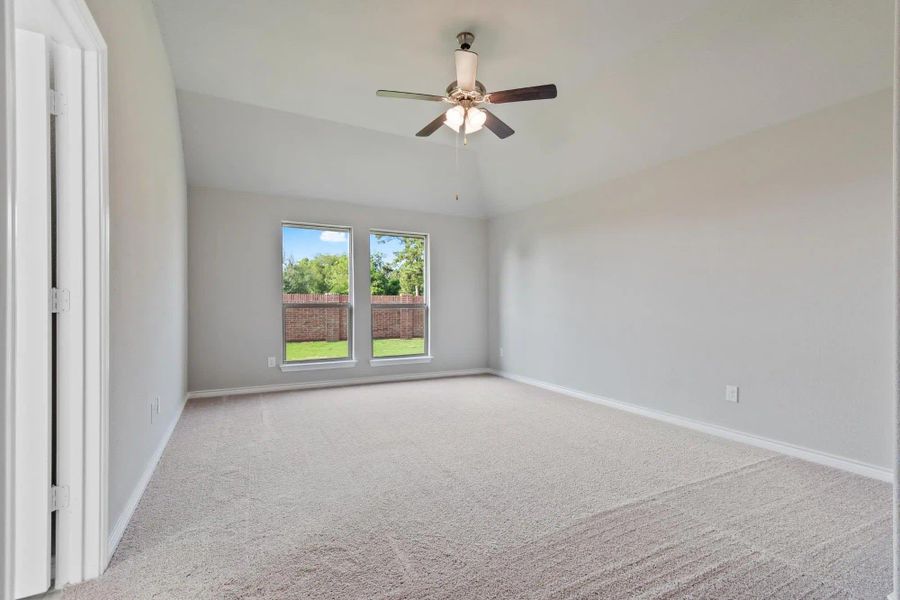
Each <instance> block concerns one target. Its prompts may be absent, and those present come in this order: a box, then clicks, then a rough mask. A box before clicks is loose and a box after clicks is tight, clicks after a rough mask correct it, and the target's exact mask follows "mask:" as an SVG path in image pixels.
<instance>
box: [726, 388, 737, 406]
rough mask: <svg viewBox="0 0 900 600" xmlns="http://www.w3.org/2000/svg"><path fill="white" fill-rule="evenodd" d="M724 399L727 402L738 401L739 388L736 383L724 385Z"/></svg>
mask: <svg viewBox="0 0 900 600" xmlns="http://www.w3.org/2000/svg"><path fill="white" fill-rule="evenodd" d="M725 400H727V401H728V402H738V401H739V388H738V386H736V385H726V386H725Z"/></svg>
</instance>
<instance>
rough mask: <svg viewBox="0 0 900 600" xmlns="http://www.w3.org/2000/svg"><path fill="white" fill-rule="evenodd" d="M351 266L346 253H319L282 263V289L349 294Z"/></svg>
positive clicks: (290, 258)
mask: <svg viewBox="0 0 900 600" xmlns="http://www.w3.org/2000/svg"><path fill="white" fill-rule="evenodd" d="M349 289H350V265H349V262H348V258H347V255H346V254H317V255H316V256H315V257H313V258H301V259H300V260H294V259H293V257H288V258H286V259H285V260H284V262H283V264H282V290H283V291H284V292H285V293H287V294H346V293H348V291H349Z"/></svg>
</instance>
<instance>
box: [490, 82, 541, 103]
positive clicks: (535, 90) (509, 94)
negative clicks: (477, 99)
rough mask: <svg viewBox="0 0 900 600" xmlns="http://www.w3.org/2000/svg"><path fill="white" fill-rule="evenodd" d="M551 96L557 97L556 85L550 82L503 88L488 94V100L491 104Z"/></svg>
mask: <svg viewBox="0 0 900 600" xmlns="http://www.w3.org/2000/svg"><path fill="white" fill-rule="evenodd" d="M551 98H556V86H555V85H554V84H552V83H549V84H547V85H533V86H531V87H524V88H516V89H514V90H503V91H502V92H491V93H490V94H488V97H487V101H488V102H490V103H491V104H504V103H506V102H525V101H526V100H549V99H551Z"/></svg>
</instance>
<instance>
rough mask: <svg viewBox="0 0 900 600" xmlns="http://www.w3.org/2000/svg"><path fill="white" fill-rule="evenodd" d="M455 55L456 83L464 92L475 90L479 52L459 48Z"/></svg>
mask: <svg viewBox="0 0 900 600" xmlns="http://www.w3.org/2000/svg"><path fill="white" fill-rule="evenodd" d="M453 56H454V59H455V60H456V85H458V86H459V89H461V90H462V91H464V92H474V91H475V75H476V74H477V72H478V54H476V53H475V52H472V51H471V50H457V51H456V52H454V53H453Z"/></svg>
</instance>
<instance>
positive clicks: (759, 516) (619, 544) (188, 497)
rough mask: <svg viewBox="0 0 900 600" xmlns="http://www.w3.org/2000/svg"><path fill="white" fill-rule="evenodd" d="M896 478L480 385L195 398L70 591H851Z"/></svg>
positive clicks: (685, 594) (191, 594) (875, 553)
mask: <svg viewBox="0 0 900 600" xmlns="http://www.w3.org/2000/svg"><path fill="white" fill-rule="evenodd" d="M890 505H891V490H890V486H889V485H887V484H885V483H880V482H876V481H872V480H869V479H865V478H862V477H857V476H854V475H850V474H847V473H843V472H841V471H836V470H833V469H828V468H825V467H820V466H817V465H813V464H810V463H805V462H802V461H799V460H794V459H790V458H786V457H783V456H780V455H777V454H773V453H771V452H768V451H764V450H759V449H756V448H751V447H748V446H743V445H740V444H735V443H731V442H727V441H724V440H720V439H717V438H714V437H710V436H706V435H703V434H700V433H695V432H692V431H688V430H684V429H680V428H677V427H674V426H669V425H665V424H662V423H658V422H655V421H652V420H648V419H644V418H641V417H637V416H634V415H630V414H627V413H623V412H619V411H615V410H612V409H607V408H604V407H601V406H596V405H593V404H590V403H586V402H581V401H578V400H573V399H570V398H567V397H563V396H560V395H557V394H553V393H550V392H547V391H544V390H540V389H537V388H533V387H530V386H525V385H521V384H517V383H513V382H509V381H506V380H502V379H499V378H495V377H490V376H483V377H466V378H459V379H443V380H434V381H423V382H408V383H397V384H382V385H371V386H360V387H348V388H336V389H328V390H316V391H304V392H295V393H281V394H269V395H260V396H244V397H229V398H220V399H213V400H193V401H191V402H190V403H189V404H188V406H187V407H186V408H185V411H184V414H183V416H182V418H181V422H180V423H179V424H178V427H177V428H176V430H175V433H174V435H173V436H172V440H171V441H170V443H169V446H168V448H167V449H166V452H165V455H164V456H163V458H162V461H161V462H160V464H159V467H158V468H157V471H156V474H155V475H154V477H153V480H152V481H151V482H150V486H149V487H148V489H147V492H146V493H145V495H144V497H143V499H142V500H141V503H140V505H139V507H138V509H137V511H136V513H135V515H134V518H133V520H132V522H131V524H130V525H129V527H128V530H127V531H126V532H125V536H124V538H123V540H122V542H121V544H120V546H119V549H118V551H117V552H116V555H115V557H114V558H113V561H112V564H111V565H110V568H109V570H108V571H107V573H106V574H105V575H103V577H101V578H100V579H99V580H97V581H93V582H89V583H86V584H82V585H80V586H76V587H74V588H71V589H69V590H67V592H66V595H65V598H67V599H99V598H128V599H142V598H155V599H160V598H185V599H203V598H210V599H212V598H215V599H237V598H241V599H289V598H316V599H328V598H334V599H363V598H365V599H370V598H382V599H385V600H387V599H405V598H443V599H451V598H452V599H470V598H544V599H551V598H623V599H624V598H629V599H631V598H716V599H723V598H760V599H762V598H772V599H777V598H865V599H876V598H877V599H879V600H880V599H882V598H884V597H885V595H886V594H887V593H888V592H889V591H890V562H891V549H890V537H891V535H890Z"/></svg>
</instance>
